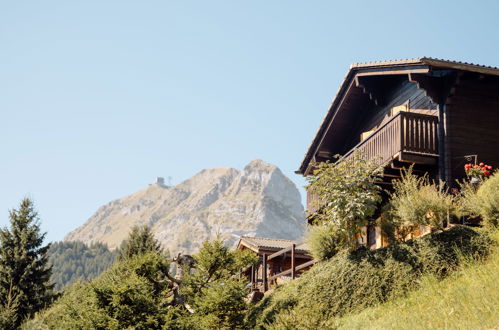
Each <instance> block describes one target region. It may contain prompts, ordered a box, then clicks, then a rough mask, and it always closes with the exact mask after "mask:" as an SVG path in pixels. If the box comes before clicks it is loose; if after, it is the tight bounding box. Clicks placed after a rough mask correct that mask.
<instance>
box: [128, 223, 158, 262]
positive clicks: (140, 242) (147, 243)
mask: <svg viewBox="0 0 499 330" xmlns="http://www.w3.org/2000/svg"><path fill="white" fill-rule="evenodd" d="M148 252H158V253H160V252H162V249H161V244H160V243H159V242H158V240H157V239H155V238H154V234H153V233H152V231H151V229H150V228H149V227H148V226H134V227H133V228H132V230H131V231H130V233H129V234H128V238H127V239H126V240H124V241H123V242H122V243H121V246H120V250H119V252H118V259H119V260H125V259H128V258H130V257H133V256H136V255H140V254H144V253H148Z"/></svg>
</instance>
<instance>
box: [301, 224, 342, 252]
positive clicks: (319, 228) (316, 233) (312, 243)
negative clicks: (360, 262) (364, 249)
mask: <svg viewBox="0 0 499 330" xmlns="http://www.w3.org/2000/svg"><path fill="white" fill-rule="evenodd" d="M305 240H306V242H307V245H308V247H309V250H310V252H311V254H312V256H313V257H314V258H315V259H318V260H326V259H329V258H331V257H333V256H334V255H335V254H337V253H338V251H339V250H340V249H341V248H342V246H344V245H345V241H346V240H348V237H344V235H341V233H338V232H337V229H336V228H335V227H334V226H331V225H329V224H324V225H315V226H309V227H308V229H307V233H306V236H305Z"/></svg>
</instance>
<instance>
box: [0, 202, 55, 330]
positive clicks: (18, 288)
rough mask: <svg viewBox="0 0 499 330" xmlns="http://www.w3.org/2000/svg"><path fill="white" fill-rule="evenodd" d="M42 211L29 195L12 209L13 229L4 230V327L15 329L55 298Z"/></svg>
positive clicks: (0, 257)
mask: <svg viewBox="0 0 499 330" xmlns="http://www.w3.org/2000/svg"><path fill="white" fill-rule="evenodd" d="M44 238H45V233H41V232H40V224H39V218H38V213H37V212H36V211H35V208H34V205H33V202H32V201H31V200H30V199H28V198H25V199H23V200H22V201H21V204H20V206H19V209H18V210H16V209H14V210H11V211H10V229H9V228H3V229H0V328H6V329H15V328H17V327H19V326H20V324H21V323H22V322H23V320H24V319H26V318H29V317H31V316H33V314H34V313H36V312H37V311H39V310H41V309H42V308H44V307H46V306H47V305H49V304H50V303H51V302H52V300H53V298H54V291H53V284H51V283H50V275H51V266H49V264H48V255H47V252H48V249H49V245H45V246H43V240H44Z"/></svg>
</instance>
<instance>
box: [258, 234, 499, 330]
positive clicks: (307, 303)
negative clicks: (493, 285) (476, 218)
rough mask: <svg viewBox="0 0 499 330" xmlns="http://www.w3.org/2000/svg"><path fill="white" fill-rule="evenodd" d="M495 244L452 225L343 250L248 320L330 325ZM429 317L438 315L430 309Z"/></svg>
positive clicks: (448, 271)
mask: <svg viewBox="0 0 499 330" xmlns="http://www.w3.org/2000/svg"><path fill="white" fill-rule="evenodd" d="M494 244H496V243H494V241H493V240H492V239H491V237H490V236H489V235H488V234H487V233H486V232H484V231H476V230H473V229H471V228H469V227H463V226H456V227H453V228H451V229H450V230H447V231H444V232H441V233H438V234H433V235H427V236H425V237H423V238H420V239H416V240H414V241H409V242H407V243H404V244H396V245H392V246H389V247H386V248H383V249H379V250H374V251H369V250H366V249H358V250H356V251H353V252H347V251H344V252H341V253H339V254H337V255H336V256H335V257H333V258H332V259H330V260H328V261H324V262H321V263H320V264H318V265H317V266H315V267H313V268H312V269H311V270H310V271H309V272H308V273H305V274H304V275H303V276H302V277H301V278H300V279H298V280H296V281H293V282H291V283H289V284H286V285H283V286H282V287H280V288H278V289H277V290H276V291H275V292H274V293H273V294H271V295H269V296H267V297H266V298H265V299H264V300H263V301H262V302H260V303H259V304H258V305H256V306H255V308H254V309H253V311H252V312H251V313H250V314H249V316H248V326H249V327H255V328H260V329H263V328H270V329H311V328H334V327H336V326H337V324H336V322H337V320H338V319H340V318H341V317H346V315H347V314H348V315H353V314H355V313H359V312H361V311H363V310H365V309H366V308H369V307H373V306H378V305H381V304H383V303H386V302H388V301H392V300H394V299H397V298H400V297H403V296H405V295H407V294H408V293H409V292H411V291H414V290H417V289H418V288H421V287H424V286H425V283H427V281H428V280H427V278H428V276H432V277H433V278H434V279H435V280H434V281H435V282H438V281H439V280H442V279H443V278H446V277H449V276H455V275H452V274H453V273H454V272H456V271H458V270H460V269H461V268H462V266H463V262H464V261H465V260H482V259H484V258H485V257H486V256H488V255H489V254H490V252H491V249H492V246H493V245H494ZM408 313H410V312H409V311H408ZM366 317H368V316H366ZM394 317H396V316H394ZM433 317H442V315H437V314H436V313H433ZM344 322H347V320H346V319H345V321H344ZM348 322H350V321H348ZM351 322H354V320H352V321H351ZM365 326H366V324H364V325H361V326H359V327H365Z"/></svg>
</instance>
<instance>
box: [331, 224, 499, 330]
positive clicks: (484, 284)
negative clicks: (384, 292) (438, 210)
mask: <svg viewBox="0 0 499 330" xmlns="http://www.w3.org/2000/svg"><path fill="white" fill-rule="evenodd" d="M498 234H499V231H496V232H495V233H494V236H495V241H496V242H498V241H499V235H498ZM498 270H499V249H498V248H497V246H496V247H495V249H494V252H493V253H492V255H491V257H490V258H489V259H488V260H487V261H486V262H485V263H483V264H482V263H479V262H468V263H465V264H464V265H463V268H462V269H461V270H459V271H457V272H456V273H454V274H452V276H450V277H449V278H447V279H445V280H443V281H439V280H438V279H437V278H435V277H427V278H425V279H424V281H423V283H422V286H421V288H420V289H419V290H416V291H414V292H412V293H411V294H409V295H408V296H407V297H405V298H401V299H396V300H393V301H390V302H388V303H386V304H383V305H380V306H378V307H373V308H368V309H366V310H364V311H362V312H360V313H358V314H350V315H347V316H345V317H343V318H341V319H339V320H337V321H336V322H332V324H330V326H331V327H332V328H336V327H338V328H339V329H491V328H496V327H499V310H498V307H497V306H499V287H498V283H499V273H498Z"/></svg>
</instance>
